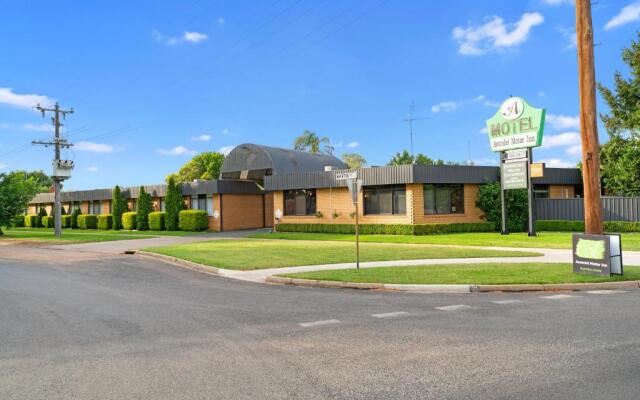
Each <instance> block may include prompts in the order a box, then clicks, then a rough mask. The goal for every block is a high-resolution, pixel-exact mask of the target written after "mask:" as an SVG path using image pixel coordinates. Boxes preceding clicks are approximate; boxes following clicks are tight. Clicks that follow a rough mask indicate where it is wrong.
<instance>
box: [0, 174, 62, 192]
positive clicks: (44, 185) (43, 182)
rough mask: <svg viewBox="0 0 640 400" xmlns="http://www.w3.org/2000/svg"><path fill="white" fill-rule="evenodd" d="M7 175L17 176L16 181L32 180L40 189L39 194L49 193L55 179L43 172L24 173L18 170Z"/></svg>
mask: <svg viewBox="0 0 640 400" xmlns="http://www.w3.org/2000/svg"><path fill="white" fill-rule="evenodd" d="M7 175H10V176H12V177H13V176H15V177H16V179H22V180H27V179H31V180H32V181H33V182H34V183H35V184H36V187H37V188H38V193H44V192H49V191H50V190H51V187H52V186H53V179H51V177H50V176H48V175H47V174H45V173H44V172H43V171H24V170H17V171H11V172H10V173H8V174H7Z"/></svg>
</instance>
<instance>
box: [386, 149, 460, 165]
mask: <svg viewBox="0 0 640 400" xmlns="http://www.w3.org/2000/svg"><path fill="white" fill-rule="evenodd" d="M409 164H416V165H445V162H444V161H443V160H440V159H437V160H433V159H431V158H429V157H427V156H426V155H424V154H422V153H418V154H416V156H415V157H413V156H412V155H411V154H409V152H408V151H407V150H404V151H403V152H402V153H396V154H395V155H394V156H393V158H392V159H391V160H389V162H388V163H387V165H409ZM446 164H449V165H455V163H446Z"/></svg>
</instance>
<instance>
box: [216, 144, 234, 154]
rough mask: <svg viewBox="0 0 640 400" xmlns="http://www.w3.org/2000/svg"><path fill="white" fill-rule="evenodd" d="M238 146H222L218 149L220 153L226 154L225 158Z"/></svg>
mask: <svg viewBox="0 0 640 400" xmlns="http://www.w3.org/2000/svg"><path fill="white" fill-rule="evenodd" d="M235 148H236V146H235V145H231V146H222V147H220V148H219V149H218V153H221V154H224V155H225V156H227V155H229V153H231V150H233V149H235Z"/></svg>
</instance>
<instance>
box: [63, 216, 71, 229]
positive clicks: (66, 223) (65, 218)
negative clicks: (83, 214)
mask: <svg viewBox="0 0 640 400" xmlns="http://www.w3.org/2000/svg"><path fill="white" fill-rule="evenodd" d="M60 224H61V226H62V228H65V229H66V228H71V215H62V216H60Z"/></svg>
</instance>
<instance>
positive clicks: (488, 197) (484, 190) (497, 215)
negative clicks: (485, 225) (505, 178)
mask: <svg viewBox="0 0 640 400" xmlns="http://www.w3.org/2000/svg"><path fill="white" fill-rule="evenodd" d="M506 201H507V229H508V230H509V232H523V231H526V229H527V223H528V217H529V208H528V199H527V191H526V190H525V189H516V190H507V195H506ZM476 206H477V207H478V208H479V209H480V210H482V212H483V213H484V219H485V220H486V221H487V222H491V223H493V226H494V228H495V229H496V230H500V228H501V227H502V211H501V210H502V205H501V200H500V182H488V183H485V184H482V185H480V189H479V190H478V198H477V200H476Z"/></svg>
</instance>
